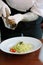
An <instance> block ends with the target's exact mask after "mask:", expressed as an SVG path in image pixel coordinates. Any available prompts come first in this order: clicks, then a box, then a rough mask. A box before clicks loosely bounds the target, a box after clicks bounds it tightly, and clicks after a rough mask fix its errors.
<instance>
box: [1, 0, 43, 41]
mask: <svg viewBox="0 0 43 65" xmlns="http://www.w3.org/2000/svg"><path fill="white" fill-rule="evenodd" d="M6 13H7V14H9V15H10V14H11V16H9V17H8V19H11V20H13V21H15V23H16V24H18V25H17V27H16V28H15V29H12V28H11V27H9V26H8V25H6V22H5V20H4V18H6V16H7V14H6ZM16 18H18V19H16ZM42 19H43V0H0V29H1V40H2V41H3V40H5V39H7V38H10V37H15V36H21V34H23V35H24V36H31V37H35V38H38V39H40V38H41V37H42V32H41V27H40V23H41V21H42Z"/></svg>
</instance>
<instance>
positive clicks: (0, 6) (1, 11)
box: [0, 0, 11, 17]
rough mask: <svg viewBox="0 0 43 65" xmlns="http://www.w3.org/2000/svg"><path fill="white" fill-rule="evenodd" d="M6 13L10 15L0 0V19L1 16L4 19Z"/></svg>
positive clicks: (8, 9)
mask: <svg viewBox="0 0 43 65" xmlns="http://www.w3.org/2000/svg"><path fill="white" fill-rule="evenodd" d="M6 13H7V14H11V11H10V8H9V7H8V6H7V5H6V4H5V3H4V2H3V1H2V0H0V17H2V15H3V16H4V17H6V16H7V14H6Z"/></svg>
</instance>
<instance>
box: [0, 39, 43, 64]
mask: <svg viewBox="0 0 43 65" xmlns="http://www.w3.org/2000/svg"><path fill="white" fill-rule="evenodd" d="M41 41H42V42H43V39H42V40H41ZM39 52H40V50H37V51H35V52H33V53H30V54H25V55H13V54H7V53H5V52H2V51H1V50H0V65H43V63H42V62H41V61H40V60H39V59H38V55H39Z"/></svg>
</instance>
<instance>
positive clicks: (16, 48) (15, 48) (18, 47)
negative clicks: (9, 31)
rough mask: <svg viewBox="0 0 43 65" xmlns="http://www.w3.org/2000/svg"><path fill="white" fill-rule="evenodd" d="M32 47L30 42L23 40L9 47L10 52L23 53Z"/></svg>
mask: <svg viewBox="0 0 43 65" xmlns="http://www.w3.org/2000/svg"><path fill="white" fill-rule="evenodd" d="M32 49H33V45H32V44H31V43H29V44H26V43H25V42H18V43H17V44H16V45H13V46H12V47H11V48H10V52H18V53H23V52H28V51H30V50H32Z"/></svg>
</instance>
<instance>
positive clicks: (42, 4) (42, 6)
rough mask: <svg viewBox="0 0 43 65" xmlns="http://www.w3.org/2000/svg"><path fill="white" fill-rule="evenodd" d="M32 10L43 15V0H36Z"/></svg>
mask: <svg viewBox="0 0 43 65" xmlns="http://www.w3.org/2000/svg"><path fill="white" fill-rule="evenodd" d="M31 11H32V12H33V13H35V14H37V15H39V16H42V17H43V0H36V1H35V3H34V5H33V7H32V8H31Z"/></svg>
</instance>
